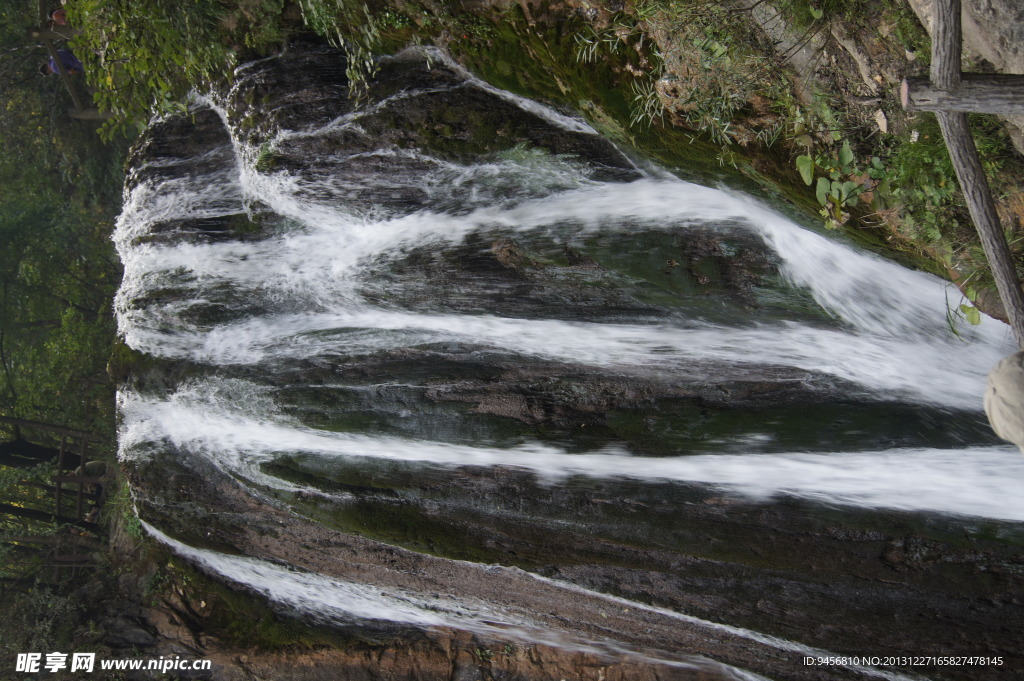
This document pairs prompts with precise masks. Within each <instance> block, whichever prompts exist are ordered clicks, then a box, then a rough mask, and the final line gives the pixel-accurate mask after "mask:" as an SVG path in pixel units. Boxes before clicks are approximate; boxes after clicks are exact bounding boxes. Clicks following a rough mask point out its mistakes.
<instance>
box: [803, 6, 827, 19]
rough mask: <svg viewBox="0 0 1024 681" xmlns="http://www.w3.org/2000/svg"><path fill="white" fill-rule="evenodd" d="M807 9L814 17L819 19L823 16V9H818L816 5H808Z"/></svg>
mask: <svg viewBox="0 0 1024 681" xmlns="http://www.w3.org/2000/svg"><path fill="white" fill-rule="evenodd" d="M807 11H808V12H810V13H811V16H812V17H814V18H815V19H820V18H822V17H823V16H825V10H823V9H818V8H817V7H808V8H807Z"/></svg>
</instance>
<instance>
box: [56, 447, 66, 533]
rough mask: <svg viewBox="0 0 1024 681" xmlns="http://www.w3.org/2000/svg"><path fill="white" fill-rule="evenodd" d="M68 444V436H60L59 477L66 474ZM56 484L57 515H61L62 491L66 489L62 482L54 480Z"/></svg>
mask: <svg viewBox="0 0 1024 681" xmlns="http://www.w3.org/2000/svg"><path fill="white" fill-rule="evenodd" d="M67 444H68V436H67V435H61V436H60V450H59V452H58V454H57V475H60V474H61V473H63V472H64V449H65V447H67ZM54 484H55V485H57V490H56V492H54V496H55V497H56V498H57V515H60V504H61V491H62V488H63V487H64V486H63V485H62V484H60V482H58V481H57V480H54Z"/></svg>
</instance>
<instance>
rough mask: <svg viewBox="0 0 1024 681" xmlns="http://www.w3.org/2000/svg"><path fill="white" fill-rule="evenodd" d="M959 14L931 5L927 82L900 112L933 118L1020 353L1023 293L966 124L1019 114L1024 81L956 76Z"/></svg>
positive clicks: (947, 4)
mask: <svg viewBox="0 0 1024 681" xmlns="http://www.w3.org/2000/svg"><path fill="white" fill-rule="evenodd" d="M960 11H961V8H960V0H935V5H934V12H935V14H934V17H933V24H932V66H931V78H930V80H928V79H923V78H912V79H907V80H905V81H904V82H903V85H902V87H901V95H902V100H903V107H904V109H906V110H908V111H915V110H924V111H934V112H935V115H936V116H937V117H938V119H939V126H940V127H941V129H942V136H943V138H944V139H945V141H946V147H947V148H948V149H949V156H950V158H951V159H952V161H953V167H954V169H955V170H956V176H957V179H958V180H959V181H960V187H961V189H962V190H963V193H964V199H965V200H966V202H967V209H968V210H969V211H970V213H971V219H972V220H973V221H974V226H975V228H976V229H977V230H978V236H979V237H980V239H981V245H982V248H984V250H985V257H986V258H987V259H988V263H989V267H991V269H992V274H993V276H994V277H995V282H996V289H997V290H998V291H999V297H1000V298H1002V301H1003V307H1004V308H1005V309H1006V316H1007V319H1008V321H1009V323H1010V327H1011V328H1012V329H1013V335H1014V336H1015V337H1016V339H1017V345H1018V346H1019V347H1020V348H1022V349H1024V291H1022V290H1021V285H1020V279H1019V278H1018V277H1017V269H1016V267H1015V266H1014V263H1013V258H1012V257H1011V254H1010V247H1009V245H1008V244H1007V242H1006V235H1005V233H1004V232H1003V228H1002V224H1001V223H1000V221H999V215H998V213H997V212H996V204H995V201H994V200H993V199H992V192H991V190H990V189H989V186H988V181H987V180H986V179H985V173H984V170H983V169H982V166H981V159H980V158H979V157H978V150H977V148H976V147H975V146H974V138H973V137H972V136H971V129H970V126H969V125H968V123H967V113H969V112H981V113H1002V114H1013V113H1024V76H1022V75H1003V74H999V75H988V74H974V73H962V72H961V61H960V54H961V51H962V49H963V47H962V36H961V30H960V26H961V23H960Z"/></svg>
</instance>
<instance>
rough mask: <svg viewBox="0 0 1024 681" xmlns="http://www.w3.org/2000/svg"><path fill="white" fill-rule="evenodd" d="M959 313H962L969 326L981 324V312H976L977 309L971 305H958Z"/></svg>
mask: <svg viewBox="0 0 1024 681" xmlns="http://www.w3.org/2000/svg"><path fill="white" fill-rule="evenodd" d="M960 311H961V312H963V313H964V319H966V320H967V323H969V324H970V325H971V326H977V325H978V324H981V312H979V311H978V308H976V307H974V306H973V305H968V304H967V303H963V304H961V305H960Z"/></svg>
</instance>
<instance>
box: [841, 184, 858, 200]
mask: <svg viewBox="0 0 1024 681" xmlns="http://www.w3.org/2000/svg"><path fill="white" fill-rule="evenodd" d="M859 186H860V185H858V184H857V183H856V182H849V181H847V182H844V183H843V186H842V189H841V191H840V198H842V200H843V201H846V200H847V199H848V198H850V197H851V196H853V195H854V192H856V191H857V187H859Z"/></svg>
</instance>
